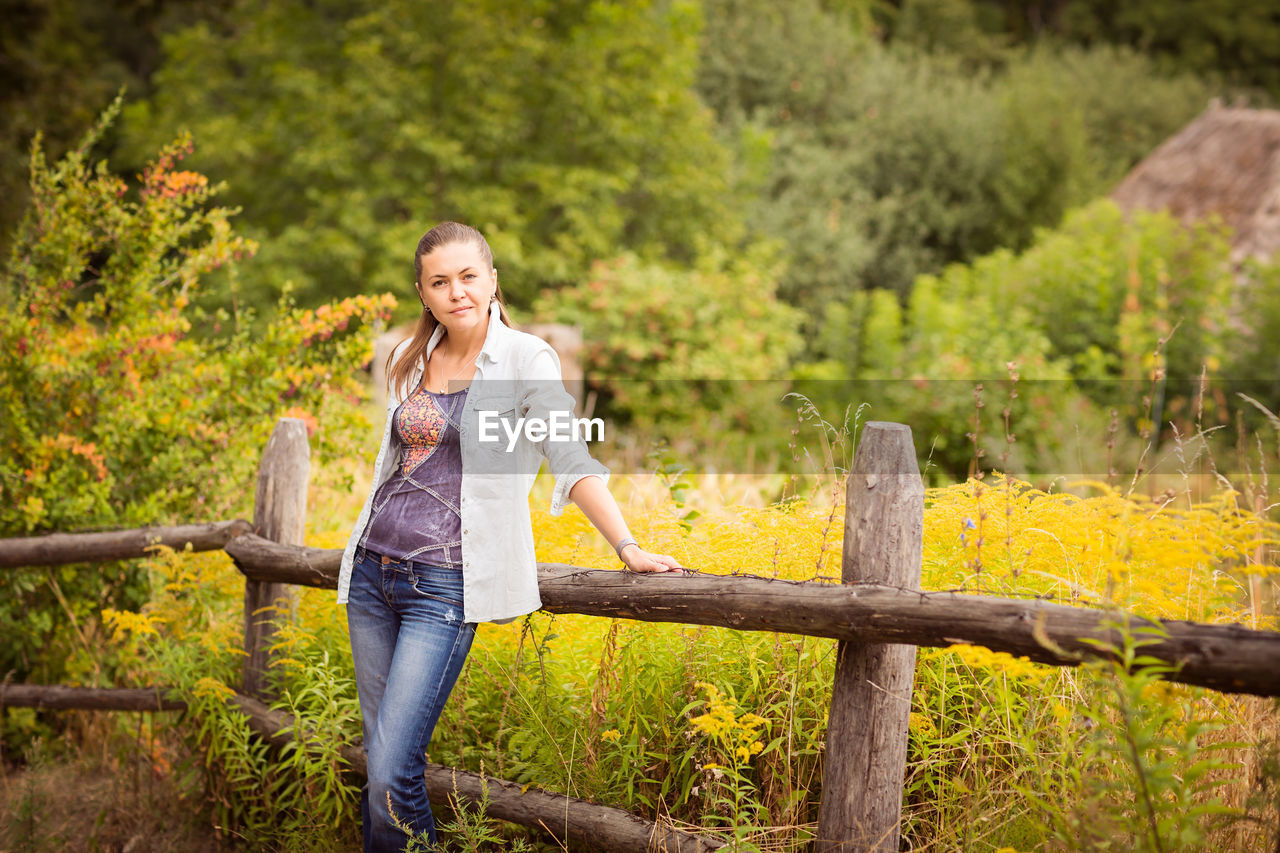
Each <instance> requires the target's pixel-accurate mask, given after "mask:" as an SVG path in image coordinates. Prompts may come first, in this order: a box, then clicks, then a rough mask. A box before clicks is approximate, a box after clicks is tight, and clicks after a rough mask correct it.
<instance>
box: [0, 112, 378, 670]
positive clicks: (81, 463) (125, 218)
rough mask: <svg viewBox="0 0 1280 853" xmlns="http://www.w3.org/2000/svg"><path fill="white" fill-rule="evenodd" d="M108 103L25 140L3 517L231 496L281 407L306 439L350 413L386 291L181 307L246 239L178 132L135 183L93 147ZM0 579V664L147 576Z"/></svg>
mask: <svg viewBox="0 0 1280 853" xmlns="http://www.w3.org/2000/svg"><path fill="white" fill-rule="evenodd" d="M118 108H119V102H117V104H116V106H115V107H114V108H113V109H112V110H110V111H108V113H107V114H106V116H105V117H104V119H103V121H102V123H101V124H100V125H99V126H98V127H97V128H96V129H95V130H94V131H93V133H91V134H90V135H89V136H88V137H87V138H86V139H85V141H84V143H83V144H81V146H80V147H79V148H77V149H75V150H73V151H72V152H71V153H69V154H68V155H67V156H66V158H65V159H63V160H62V161H60V162H58V163H56V164H49V163H47V162H46V160H45V158H44V155H43V152H42V150H41V148H40V146H39V144H38V143H37V145H36V147H35V150H34V153H33V157H32V165H31V175H32V179H31V186H32V192H31V195H32V202H31V207H30V209H29V210H28V211H27V214H26V216H25V218H24V220H23V222H22V224H21V226H20V227H19V229H18V231H17V233H16V234H15V236H14V239H13V241H12V246H13V249H12V254H11V256H10V258H9V260H8V263H7V264H6V265H5V267H4V270H3V273H2V275H0V409H3V411H4V412H5V417H4V418H3V419H0V447H3V457H2V460H0V535H8V536H21V535H28V534H35V533H43V532H46V531H53V530H65V531H70V530H94V529H103V528H118V527H136V526H143V525H152V524H165V523H179V522H182V523H197V522H204V521H214V520H222V519H225V518H228V517H230V516H232V515H234V514H236V513H240V514H244V513H246V512H248V511H250V508H251V500H252V489H251V487H250V486H249V485H248V484H251V483H252V482H253V471H254V467H255V465H256V462H257V459H258V458H259V456H260V454H261V448H262V446H263V445H264V444H265V442H266V439H267V436H268V435H269V433H270V430H271V428H272V426H273V424H274V422H275V420H276V419H277V418H278V417H281V416H286V415H291V416H296V417H301V418H303V419H304V420H305V421H306V422H307V424H308V429H309V430H310V431H311V432H313V433H314V435H313V442H314V446H315V448H316V449H317V451H318V452H319V453H320V454H321V456H322V457H327V456H330V455H333V454H343V453H347V452H349V450H350V448H351V447H352V443H351V442H352V437H353V435H354V434H357V431H358V433H363V431H364V430H365V429H367V426H366V424H365V423H364V418H363V416H362V415H361V414H360V413H359V411H358V408H357V407H355V406H353V405H352V403H354V402H357V401H358V400H359V399H360V398H361V397H362V395H363V390H362V385H361V384H360V383H359V382H358V381H357V378H356V376H355V368H356V366H357V365H358V364H360V363H361V362H362V361H364V360H366V359H367V358H368V357H369V343H368V341H366V340H363V339H361V338H358V337H356V336H355V335H354V334H353V332H354V331H355V330H356V329H357V328H358V327H359V326H360V325H361V324H362V323H367V322H369V321H372V320H375V319H377V318H380V317H385V316H386V315H387V314H388V312H389V310H390V308H391V306H392V304H393V300H391V298H390V297H389V296H388V297H382V298H372V297H359V298H355V299H350V300H346V301H344V302H342V303H337V304H334V305H326V306H322V307H320V308H318V309H316V310H314V311H301V310H297V309H294V308H292V307H291V306H290V305H289V304H288V303H287V302H285V303H282V304H281V306H280V313H279V316H278V317H277V318H275V319H274V320H273V321H272V322H271V323H270V324H269V325H268V326H267V327H266V328H265V329H264V330H262V331H259V332H257V333H252V334H251V333H250V331H249V328H248V324H247V322H246V320H247V318H246V317H245V316H244V315H243V314H235V315H232V314H229V313H227V312H225V311H219V312H217V313H214V314H206V313H205V312H203V311H201V310H199V309H198V308H196V307H195V306H194V304H193V302H192V300H193V297H194V296H195V295H196V294H197V293H198V291H199V288H200V284H201V279H202V276H204V275H205V274H206V273H208V272H209V271H210V270H212V269H215V268H218V267H224V266H232V265H234V264H235V263H236V262H237V261H238V260H240V259H242V258H244V257H246V256H248V255H251V254H252V253H253V252H254V250H255V246H254V244H253V243H252V242H250V241H248V240H246V239H244V238H243V237H241V236H239V235H237V234H236V233H235V232H234V230H233V229H232V227H231V225H230V217H231V215H232V213H233V212H234V211H232V210H229V209H227V208H224V207H218V206H215V205H213V204H212V203H211V199H212V198H213V196H214V194H215V192H216V190H217V189H218V188H217V187H212V186H210V185H209V182H208V180H207V179H206V178H205V177H204V176H203V175H201V174H199V173H197V172H193V171H188V170H184V169H182V168H181V166H180V163H179V161H181V160H182V159H183V158H184V157H186V156H187V155H188V154H189V153H190V151H191V147H192V146H191V143H190V141H189V140H188V139H187V138H185V137H182V138H179V139H178V141H176V142H174V143H173V144H171V145H169V146H167V147H166V148H164V149H163V150H162V151H161V152H160V154H159V155H158V157H157V158H156V159H155V160H153V161H152V162H151V164H150V165H149V166H148V167H147V168H146V170H145V171H144V172H143V173H142V174H141V175H140V183H139V184H137V185H133V186H130V185H129V184H127V183H126V182H124V181H122V180H121V179H119V178H117V177H115V176H114V175H112V174H111V173H110V171H109V170H108V168H107V165H106V163H105V162H96V163H95V162H92V161H91V159H90V156H89V149H90V147H91V145H92V144H93V143H94V141H95V140H96V139H97V137H98V135H99V134H101V132H102V130H103V128H104V127H105V126H106V124H108V123H109V122H110V120H111V119H112V118H113V117H114V115H115V112H116V111H117V110H118ZM59 582H60V583H59ZM0 585H3V589H4V594H3V595H2V596H0V598H2V599H3V604H0V622H3V623H4V624H5V625H6V626H10V627H8V628H7V629H6V633H7V635H8V636H11V637H13V638H14V640H13V641H12V642H10V643H7V644H6V646H5V649H4V651H3V652H0V671H3V672H5V673H15V674H16V677H17V678H19V679H22V678H25V677H26V676H28V675H30V674H33V673H38V674H39V677H40V678H41V679H42V680H43V679H55V678H57V677H59V675H60V674H62V673H64V672H65V671H66V669H65V668H66V666H67V664H66V654H65V653H66V651H67V649H66V647H65V646H66V644H67V643H80V644H82V645H90V636H91V635H90V634H86V633H84V631H86V630H87V628H85V626H86V625H87V624H88V623H92V622H93V617H92V614H94V613H96V612H97V610H98V609H99V608H100V607H101V606H103V605H104V604H107V603H110V602H115V601H117V597H118V596H123V599H122V600H121V602H119V603H129V602H133V603H135V604H136V603H137V600H138V599H139V598H140V597H141V596H144V595H145V594H146V590H145V582H144V579H143V578H141V577H139V575H138V573H137V572H136V571H135V570H134V569H131V568H121V567H117V566H115V565H103V566H97V567H91V568H80V569H77V568H75V567H67V568H63V569H60V570H58V571H57V572H55V571H53V570H49V571H48V572H40V571H23V572H6V573H5V574H4V575H3V576H2V577H0ZM64 591H65V594H64ZM18 625H21V629H20V630H18V629H17V627H16V626H18ZM68 625H70V626H79V627H80V629H81V630H80V631H69V632H64V631H63V629H64V628H67V627H68ZM77 635H78V636H79V637H80V639H79V640H76V639H75V637H76V636H77ZM60 652H61V654H59V653H60ZM80 675H81V676H85V675H86V674H85V673H80Z"/></svg>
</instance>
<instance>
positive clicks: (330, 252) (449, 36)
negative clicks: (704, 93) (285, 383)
mask: <svg viewBox="0 0 1280 853" xmlns="http://www.w3.org/2000/svg"><path fill="white" fill-rule="evenodd" d="M699 20H700V19H699V14H698V10H697V7H696V5H694V4H690V3H685V2H674V3H665V2H656V0H654V2H642V3H611V2H603V0H575V1H574V2H554V3H553V2H549V0H541V2H535V3H526V2H511V0H486V2H480V3H452V2H450V3H438V4H433V5H432V6H431V7H430V13H429V14H425V13H424V8H423V7H422V6H421V4H418V3H413V2H409V0H390V2H387V3H380V4H376V5H373V6H369V5H366V4H362V3H356V2H339V1H338V0H335V2H325V3H310V2H302V0H287V1H286V2H280V3H272V4H269V5H267V6H263V5H261V4H251V3H243V4H240V5H238V6H237V7H236V8H235V9H234V10H233V11H232V12H231V13H230V14H229V15H228V16H227V19H226V25H225V26H224V27H221V28H215V27H211V26H207V25H200V26H196V27H193V28H190V29H188V30H186V31H183V32H182V33H180V34H178V35H176V36H174V37H172V38H170V39H167V40H166V42H165V51H166V57H167V58H166V61H165V64H164V65H163V67H162V68H161V70H160V71H159V72H158V73H157V75H156V95H155V97H154V98H152V99H150V100H149V101H147V102H146V103H142V104H137V105H135V106H134V108H132V109H131V110H130V111H129V113H128V116H127V119H128V121H127V125H128V133H127V136H128V138H129V139H130V140H131V145H132V146H133V149H134V150H145V148H146V147H148V146H149V145H150V144H152V140H154V139H155V138H156V137H157V135H158V134H159V135H163V134H164V133H167V132H169V129H170V128H174V127H179V126H185V127H187V128H188V129H190V130H191V132H192V133H193V134H194V135H195V137H196V138H197V139H198V140H200V142H201V146H202V148H201V150H202V154H201V155H200V157H199V158H198V160H197V162H198V163H199V164H200V166H201V167H202V168H203V169H204V170H205V171H207V172H209V173H210V174H212V175H215V176H218V177H221V178H227V179H229V180H230V181H231V183H232V190H231V191H230V192H229V194H228V198H229V199H230V200H231V201H234V202H236V203H239V204H241V205H242V206H243V208H244V211H245V214H244V216H243V224H244V227H245V230H246V233H248V234H251V235H252V236H254V237H255V238H257V239H258V240H259V241H260V242H261V244H262V246H263V249H262V251H261V253H260V255H259V257H258V258H257V259H256V261H255V263H254V264H253V265H252V266H246V267H245V269H244V270H243V275H244V287H243V289H242V290H241V291H240V292H239V294H238V295H237V298H238V299H241V300H247V301H249V302H251V303H255V304H260V303H262V302H264V301H269V299H270V298H271V297H270V295H271V294H272V293H275V292H278V291H279V290H280V289H281V287H282V286H283V283H284V282H285V281H286V280H292V281H293V282H294V283H295V284H296V287H297V291H296V292H297V294H298V298H299V300H301V301H302V302H303V303H304V304H308V303H312V302H315V301H317V300H319V299H321V298H325V297H329V296H339V295H346V294H351V293H358V292H366V291H369V290H382V289H389V290H395V291H397V292H399V291H403V290H404V289H405V288H407V287H408V285H409V283H410V281H411V278H412V273H411V272H410V271H411V270H412V268H413V267H412V257H411V255H412V248H413V246H414V245H415V243H416V241H417V239H418V237H419V236H420V235H421V234H422V232H423V231H425V230H426V229H427V228H428V227H429V226H431V225H433V224H435V222H437V221H440V220H443V219H457V220H461V221H465V222H468V223H470V224H473V225H475V226H477V227H479V228H480V229H481V230H483V231H484V232H485V233H486V235H487V236H488V237H489V238H490V240H491V243H492V245H493V248H494V251H495V254H496V256H497V263H498V267H499V270H500V273H501V274H502V282H503V285H504V292H505V293H506V294H507V295H508V297H509V298H510V299H512V300H513V301H514V302H516V303H517V304H519V303H525V304H527V303H528V301H530V300H531V299H532V297H533V295H534V294H535V293H536V292H537V291H538V290H539V289H540V288H541V287H545V286H558V285H562V284H565V283H568V282H573V281H577V280H580V279H581V278H582V277H584V276H585V274H586V271H587V269H588V267H589V265H590V263H591V262H592V261H593V260H595V259H597V258H605V257H611V256H613V255H615V254H617V253H618V252H619V251H623V250H631V251H635V252H637V253H639V254H641V255H643V256H645V257H652V258H667V259H671V260H675V261H677V262H688V261H689V260H691V259H692V258H694V257H695V256H696V255H697V254H698V253H699V251H700V246H702V245H703V244H704V243H716V242H721V241H730V242H731V241H733V240H735V239H736V238H737V237H738V236H739V234H740V227H739V225H738V221H739V220H738V217H737V216H736V215H735V214H734V213H733V209H734V208H733V206H732V205H731V204H729V200H728V198H727V184H726V178H725V176H726V174H727V170H728V154H727V152H726V151H725V150H724V148H723V147H722V146H720V145H719V144H718V143H717V142H716V141H715V139H714V138H713V135H712V125H711V118H710V116H709V115H708V113H707V112H706V110H705V108H703V106H702V105H701V104H700V103H699V102H698V100H697V98H696V97H695V96H694V94H693V92H692V91H691V84H692V74H693V69H694V66H695V58H696V50H697V43H696V35H697V32H698V28H699V25H700V24H699Z"/></svg>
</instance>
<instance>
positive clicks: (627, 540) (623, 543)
mask: <svg viewBox="0 0 1280 853" xmlns="http://www.w3.org/2000/svg"><path fill="white" fill-rule="evenodd" d="M628 545H635V546H636V547H637V548H639V547H640V543H639V542H637V541H636V540H635V538H634V537H631V536H627V537H625V538H623V539H620V540H619V541H618V544H617V545H614V546H613V550H615V551H617V552H618V559H619V560H621V559H622V549H623V548H625V547H627V546H628Z"/></svg>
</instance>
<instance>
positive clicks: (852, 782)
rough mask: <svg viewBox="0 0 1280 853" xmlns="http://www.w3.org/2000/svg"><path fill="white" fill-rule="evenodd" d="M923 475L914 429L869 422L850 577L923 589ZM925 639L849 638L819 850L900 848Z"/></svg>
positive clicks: (850, 539)
mask: <svg viewBox="0 0 1280 853" xmlns="http://www.w3.org/2000/svg"><path fill="white" fill-rule="evenodd" d="M923 550H924V481H923V480H921V479H920V471H919V468H918V467H917V463H916V450H915V447H914V445H913V444H912V442H911V429H910V428H909V427H906V426H903V425H902V424H890V423H883V422H880V421H870V422H868V423H867V424H866V426H864V427H863V429H862V437H861V439H859V441H858V452H857V455H856V456H855V457H854V462H853V469H852V470H851V471H850V473H849V481H848V486H847V491H846V494H845V516H844V556H843V560H842V580H843V582H844V583H845V584H856V583H877V584H883V585H885V586H890V587H898V588H902V589H909V590H910V589H919V588H920V559H921V556H922V553H923ZM915 666H916V647H915V646H913V645H907V644H890V643H863V642H858V641H856V640H841V641H840V644H839V646H838V647H837V649H836V669H835V678H834V680H833V683H832V687H831V710H830V716H829V717H828V721H827V749H826V752H825V754H824V756H823V760H822V803H821V805H820V807H819V810H818V838H817V845H816V849H817V851H818V853H865V851H875V853H894V851H896V850H897V849H898V824H899V822H900V820H901V818H902V780H903V778H904V777H905V775H906V771H907V722H908V720H909V718H910V714H911V685H912V682H913V680H914V678H915Z"/></svg>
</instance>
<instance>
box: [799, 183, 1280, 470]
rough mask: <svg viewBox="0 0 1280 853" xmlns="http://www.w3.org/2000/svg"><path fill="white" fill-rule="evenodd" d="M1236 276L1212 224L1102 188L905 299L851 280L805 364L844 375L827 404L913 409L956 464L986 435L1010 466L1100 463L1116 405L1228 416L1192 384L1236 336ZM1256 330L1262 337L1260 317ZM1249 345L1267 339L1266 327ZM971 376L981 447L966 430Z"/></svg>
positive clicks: (945, 458)
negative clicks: (978, 404) (1011, 245)
mask: <svg viewBox="0 0 1280 853" xmlns="http://www.w3.org/2000/svg"><path fill="white" fill-rule="evenodd" d="M1257 274H1258V275H1265V274H1266V273H1265V268H1263V267H1258V269H1257ZM1235 287H1236V285H1235V279H1234V266H1233V264H1232V261H1231V251H1230V244H1229V243H1228V240H1227V235H1226V233H1225V232H1224V231H1223V229H1222V228H1221V227H1220V226H1218V225H1215V224H1212V223H1208V224H1202V225H1196V226H1194V227H1187V226H1184V225H1182V224H1181V223H1179V222H1178V221H1176V220H1175V219H1173V217H1171V216H1169V215H1168V214H1164V213H1147V212H1141V211H1139V212H1135V213H1133V214H1131V215H1125V214H1123V213H1122V212H1121V211H1120V210H1119V208H1117V207H1116V206H1115V205H1114V204H1113V203H1111V202H1109V201H1105V200H1104V201H1098V202H1094V203H1093V204H1090V205H1088V206H1086V207H1084V208H1081V209H1079V210H1076V211H1073V212H1071V213H1070V214H1068V216H1067V217H1066V219H1065V221H1064V222H1063V223H1062V225H1061V227H1059V228H1057V229H1054V230H1045V231H1042V232H1040V234H1039V236H1038V239H1037V241H1036V243H1035V244H1034V245H1033V246H1031V247H1030V248H1028V249H1027V250H1026V251H1024V252H1021V253H1015V252H1012V251H1009V250H999V251H996V252H994V253H992V254H990V255H986V256H984V257H981V258H978V259H977V260H975V261H973V262H972V263H970V264H966V265H961V264H955V265H952V266H950V267H947V268H946V269H945V270H944V271H943V272H942V273H941V274H939V275H937V276H931V275H926V276H921V277H920V278H919V279H918V280H917V281H916V283H915V285H914V287H913V289H912V293H911V296H910V298H909V299H908V300H907V302H906V305H905V306H900V305H899V303H898V301H897V300H896V299H894V298H893V297H892V296H891V295H890V294H887V293H883V292H872V293H868V294H863V293H859V294H855V295H853V296H852V297H851V298H849V299H847V300H845V301H843V302H842V303H841V304H838V305H837V306H835V307H833V308H832V309H831V310H829V311H828V312H827V314H826V322H827V329H826V330H825V331H824V332H823V334H822V335H821V336H820V337H819V338H818V339H817V342H816V346H814V349H815V350H817V352H819V353H821V354H822V355H823V356H824V357H825V360H824V361H821V362H818V363H816V364H812V365H809V366H807V367H805V368H804V369H803V370H801V371H800V372H801V375H803V376H805V377H808V378H829V379H840V380H844V381H845V385H844V386H843V388H842V395H843V397H844V399H832V396H831V394H830V392H828V393H827V395H826V398H825V399H826V400H827V404H828V405H831V404H833V403H836V404H839V405H843V404H844V402H846V401H847V399H860V400H866V401H868V402H870V403H871V404H872V406H873V408H872V411H871V415H872V416H873V417H876V418H888V419H892V420H902V421H905V422H907V423H910V424H911V425H912V426H913V428H915V429H916V431H917V433H918V434H919V435H920V436H921V438H922V441H924V442H925V443H926V445H928V446H930V447H931V448H932V450H933V453H934V461H936V462H938V463H939V464H940V465H941V466H942V468H943V469H944V470H946V471H950V472H951V473H952V474H958V475H961V476H963V474H964V473H965V471H966V468H967V467H968V466H969V464H970V463H971V462H972V460H973V459H974V458H975V452H976V450H983V452H985V453H986V455H987V460H986V462H985V464H984V466H983V467H988V466H991V465H994V464H995V457H996V456H998V455H1000V454H1008V453H1012V454H1013V456H1012V461H1013V464H1014V467H1013V470H1022V471H1036V472H1053V473H1065V472H1073V473H1076V474H1088V475H1098V474H1100V473H1103V472H1106V471H1107V470H1108V468H1109V465H1108V464H1106V463H1104V462H1103V460H1102V459H1101V456H1100V454H1099V453H1098V452H1097V451H1098V450H1099V449H1100V448H1101V447H1102V444H1101V443H1100V442H1098V441H1097V436H1099V435H1101V434H1103V433H1104V432H1106V431H1107V430H1108V429H1109V428H1108V426H1107V422H1108V420H1109V418H1110V416H1109V414H1108V412H1109V410H1110V409H1112V408H1114V409H1116V410H1117V411H1119V412H1120V413H1121V414H1122V415H1123V416H1124V419H1125V423H1126V424H1128V425H1129V426H1131V427H1134V430H1133V432H1141V431H1142V430H1144V429H1146V428H1147V427H1146V426H1145V425H1146V423H1147V422H1154V423H1161V424H1163V423H1166V422H1167V421H1168V420H1170V419H1177V420H1178V423H1179V429H1180V431H1181V433H1182V434H1183V435H1189V434H1191V433H1193V432H1195V431H1196V429H1197V428H1198V424H1203V425H1204V426H1212V425H1214V424H1217V423H1220V422H1223V419H1224V418H1226V417H1228V416H1229V407H1228V406H1227V405H1226V401H1225V400H1223V399H1222V398H1218V399H1217V400H1215V399H1214V398H1213V397H1212V396H1209V397H1206V398H1205V399H1203V400H1197V399H1196V397H1197V395H1198V394H1199V388H1198V385H1197V379H1198V377H1199V376H1200V374H1201V370H1202V368H1206V369H1207V370H1208V371H1209V373H1210V375H1211V376H1217V375H1219V372H1220V371H1222V370H1223V369H1224V367H1225V366H1226V365H1227V363H1228V353H1229V352H1231V351H1232V350H1233V349H1234V347H1233V346H1231V343H1232V342H1233V341H1234V340H1235V339H1236V338H1237V332H1235V331H1233V326H1237V325H1238V324H1237V323H1236V322H1235V321H1233V319H1232V312H1233V308H1232V294H1233V291H1234V290H1235ZM1246 292H1247V293H1248V294H1249V295H1248V296H1247V297H1246V298H1247V299H1249V300H1251V302H1250V304H1254V305H1256V310H1257V315H1256V316H1258V317H1261V318H1263V320H1261V321H1259V322H1263V323H1265V322H1275V321H1274V320H1266V319H1265V318H1267V317H1270V316H1273V315H1274V313H1275V312H1274V309H1273V308H1271V307H1268V306H1269V303H1268V302H1267V300H1269V299H1270V297H1268V296H1266V295H1265V293H1266V291H1265V288H1264V289H1250V290H1247V291H1246ZM1259 332H1260V333H1262V335H1263V336H1264V337H1265V327H1263V326H1259ZM1255 337H1257V335H1256V334H1255ZM1258 346H1259V347H1261V348H1262V349H1258V350H1256V351H1257V352H1259V353H1261V352H1264V351H1265V346H1266V345H1265V344H1262V343H1261V338H1259V339H1258ZM1249 358H1251V356H1250V357H1246V356H1243V355H1242V356H1241V357H1240V358H1239V359H1238V361H1237V363H1238V364H1240V365H1241V367H1240V368H1239V369H1244V367H1243V365H1244V364H1245V363H1247V360H1248V359H1249ZM1009 365H1013V366H1012V367H1010V366H1009ZM1011 371H1013V372H1016V374H1017V375H1018V377H1019V381H1020V383H1021V384H1020V387H1018V388H1016V389H1014V388H1011V387H1009V383H1010V377H1011V375H1012V374H1011ZM1255 373H1256V369H1255ZM1227 375H1229V376H1230V375H1232V374H1230V373H1228V374H1227ZM850 382H853V383H854V385H852V386H851V385H850V384H849V383H850ZM979 383H985V386H984V389H983V391H984V392H985V394H986V397H985V401H984V402H985V404H986V405H985V409H986V411H985V413H980V414H979V417H980V421H979V423H978V425H977V430H976V431H977V432H979V433H981V434H983V435H985V436H987V440H986V442H985V444H986V447H985V450H984V449H983V447H982V446H981V444H982V442H979V443H978V444H975V443H974V441H973V438H972V437H971V436H970V435H968V433H971V432H974V431H975V430H974V413H975V399H974V390H975V386H976V385H977V384H979ZM836 387H840V386H836ZM1153 388H1154V389H1155V391H1156V392H1158V393H1153ZM1010 391H1016V393H1017V395H1018V396H1017V397H1015V398H1010V397H1009V392H1010ZM1006 402H1008V403H1009V405H1010V406H1011V407H1012V408H1011V414H1012V423H1013V424H1015V425H1016V427H1017V434H1018V436H1019V446H1018V447H1016V448H1013V449H1012V450H1010V449H1009V448H1007V447H1005V446H1003V442H1002V441H1001V435H1002V433H1003V432H1004V425H1003V423H1002V421H1003V410H1004V405H1005V403H1006ZM1198 407H1202V408H1203V411H1199V410H1198ZM1072 430H1074V433H1072ZM1080 435H1084V436H1092V437H1093V450H1092V451H1090V450H1088V449H1087V448H1086V449H1085V452H1084V453H1083V454H1082V453H1081V449H1082V445H1081V443H1080V441H1079V436H1080ZM1082 464H1084V465H1087V466H1089V467H1083V468H1082V467H1080V466H1081V465H1082ZM996 467H1001V466H996ZM1005 470H1010V469H1009V468H1005Z"/></svg>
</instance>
